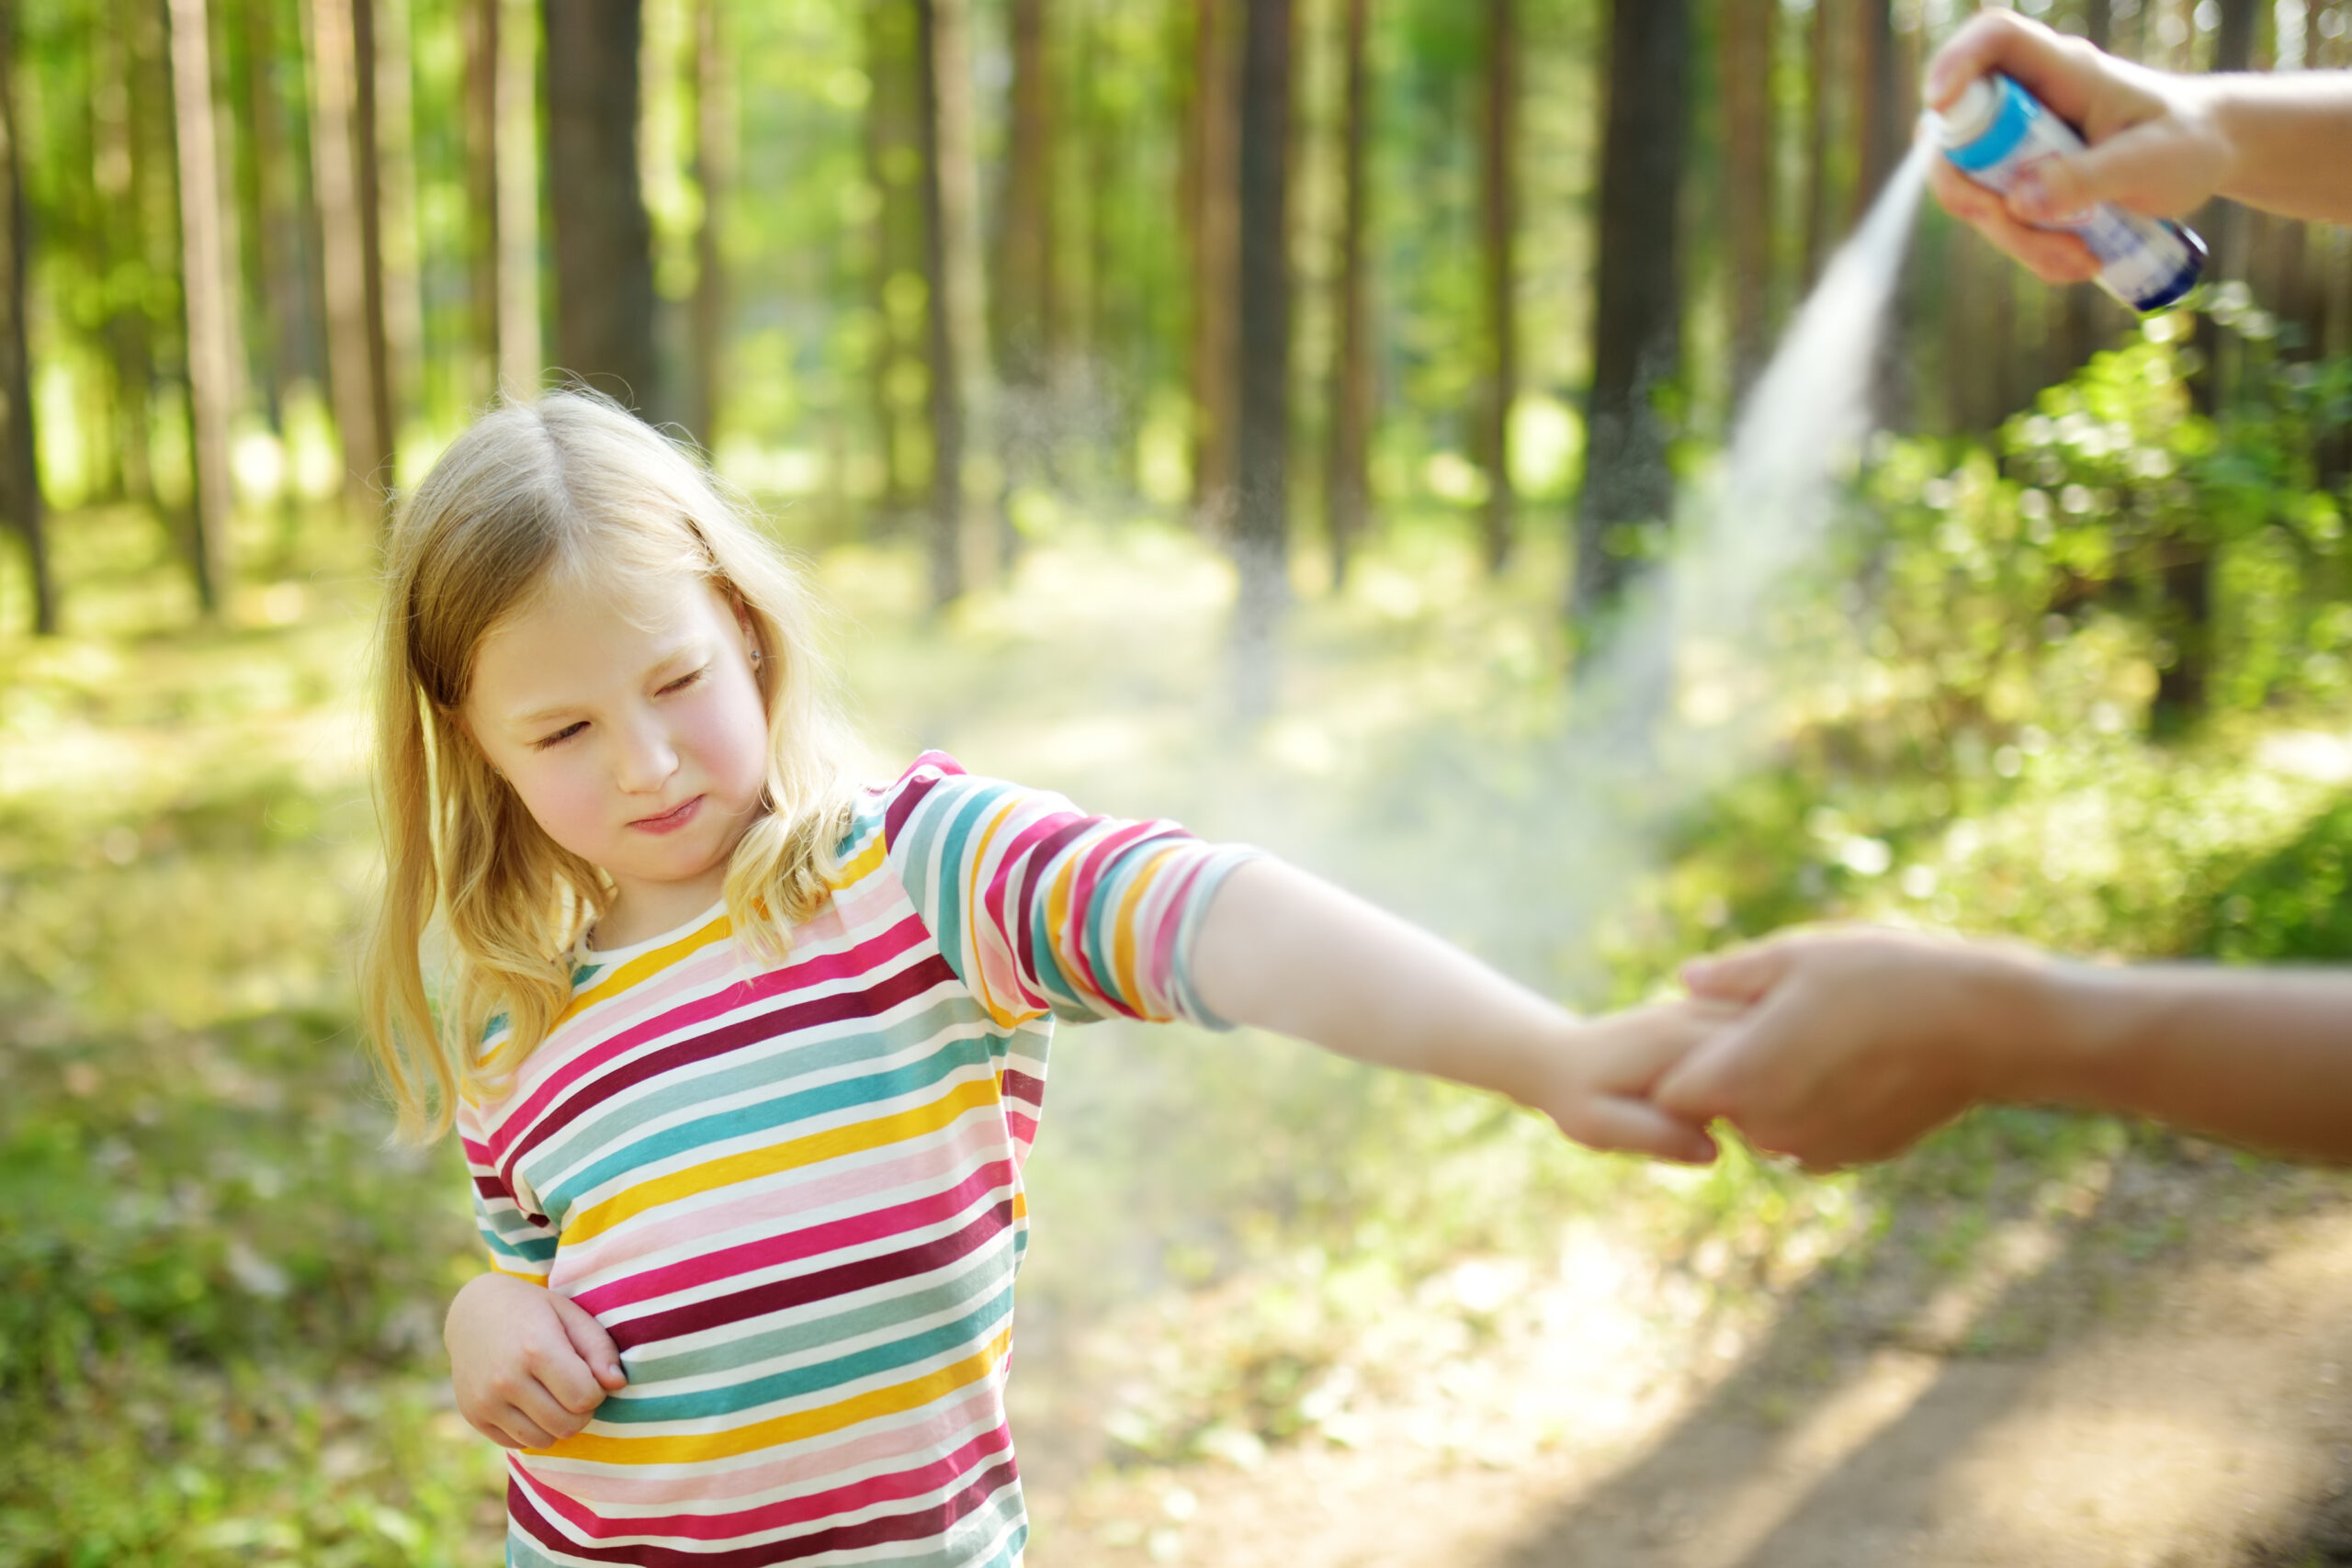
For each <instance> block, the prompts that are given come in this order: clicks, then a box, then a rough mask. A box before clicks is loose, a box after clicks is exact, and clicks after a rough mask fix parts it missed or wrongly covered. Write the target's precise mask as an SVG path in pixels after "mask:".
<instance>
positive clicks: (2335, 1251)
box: [1034, 1143, 2352, 1568]
mask: <svg viewBox="0 0 2352 1568" xmlns="http://www.w3.org/2000/svg"><path fill="white" fill-rule="evenodd" d="M2070 1180H2071V1181H2072V1183H2073V1185H2071V1186H2062V1187H2061V1188H2059V1189H2058V1190H2052V1189H2051V1187H2050V1185H2049V1184H2048V1183H2046V1182H2045V1183H2043V1184H2042V1186H2041V1188H2039V1189H2036V1190H2019V1191H2014V1192H2010V1193H2008V1194H2007V1195H2000V1194H1996V1195H1992V1196H1986V1197H1984V1198H1980V1199H1976V1200H1970V1201H1967V1202H1968V1203H1973V1205H1974V1208H1973V1210H1971V1211H1970V1212H1971V1213H1974V1214H1975V1216H1976V1218H1978V1219H1981V1221H1982V1222H1983V1227H1982V1229H1981V1231H1980V1232H1979V1233H1977V1234H1978V1235H1979V1239H1978V1241H1977V1243H1976V1244H1975V1245H1974V1246H1973V1247H1971V1248H1969V1250H1968V1254H1967V1257H1966V1259H1965V1261H1964V1263H1963V1264H1962V1265H1961V1266H1958V1267H1937V1266H1935V1265H1934V1262H1933V1258H1932V1256H1931V1255H1932V1253H1933V1248H1932V1247H1930V1246H1929V1245H1928V1240H1929V1238H1931V1237H1932V1236H1934V1235H1948V1234H1950V1231H1951V1226H1950V1223H1949V1222H1950V1221H1951V1218H1952V1217H1953V1214H1954V1213H1955V1212H1957V1210H1958V1209H1959V1208H1961V1207H1963V1206H1965V1205H1964V1204H1963V1203H1962V1201H1958V1200H1954V1201H1951V1202H1948V1203H1946V1204H1945V1205H1943V1206H1942V1208H1941V1209H1940V1210H1939V1212H1937V1213H1922V1214H1918V1215H1916V1216H1914V1215H1907V1214H1906V1215H1905V1218H1904V1219H1903V1220H1902V1221H1901V1222H1900V1223H1898V1224H1897V1225H1896V1226H1895V1227H1894V1230H1893V1232H1892V1233H1891V1234H1890V1235H1887V1236H1885V1237H1883V1238H1880V1239H1879V1240H1876V1241H1873V1242H1871V1243H1869V1244H1867V1245H1866V1246H1865V1247H1862V1248H1860V1255H1859V1256H1857V1257H1854V1258H1849V1259H1848V1261H1847V1262H1846V1264H1845V1265H1844V1266H1842V1267H1840V1268H1837V1269H1820V1270H1817V1271H1816V1272H1815V1273H1814V1274H1813V1275H1812V1276H1811V1277H1810V1278H1808V1279H1807V1280H1804V1282H1802V1283H1801V1284H1799V1285H1797V1286H1796V1287H1795V1288H1793V1289H1792V1290H1789V1291H1786V1292H1781V1293H1780V1294H1779V1295H1778V1297H1777V1298H1776V1299H1770V1300H1767V1301H1765V1302H1764V1303H1762V1305H1761V1307H1760V1308H1759V1309H1758V1310H1754V1311H1750V1312H1747V1313H1746V1314H1741V1313H1738V1312H1731V1313H1721V1312H1718V1313H1713V1314H1702V1315H1700V1316H1698V1317H1689V1316H1686V1317H1685V1318H1684V1319H1683V1321H1682V1324H1681V1326H1680V1328H1679V1330H1677V1331H1675V1332H1670V1333H1669V1332H1666V1331H1663V1330H1659V1331H1657V1332H1653V1333H1652V1334H1651V1335H1649V1336H1648V1337H1646V1338H1645V1337H1641V1336H1638V1335H1630V1334H1629V1333H1628V1330H1627V1324H1628V1323H1629V1322H1631V1321H1633V1319H1632V1318H1630V1317H1628V1316H1627V1315H1626V1314H1625V1313H1623V1312H1619V1311H1616V1310H1615V1308H1614V1307H1613V1306H1612V1305H1611V1301H1610V1297H1611V1292H1602V1293H1601V1294H1600V1295H1599V1296H1596V1294H1595V1292H1593V1291H1592V1290H1591V1289H1590V1286H1591V1284H1592V1275H1593V1273H1594V1269H1593V1268H1592V1266H1591V1265H1592V1260H1591V1259H1589V1258H1587V1259H1585V1260H1584V1262H1583V1264H1582V1265H1578V1264H1577V1262H1576V1260H1575V1259H1573V1258H1572V1259H1568V1260H1566V1262H1564V1264H1563V1266H1562V1269H1561V1270H1560V1271H1559V1274H1558V1276H1557V1277H1556V1278H1554V1279H1551V1280H1537V1281H1532V1282H1530V1283H1529V1284H1528V1285H1527V1287H1526V1288H1525V1289H1524V1290H1523V1291H1522V1292H1520V1293H1519V1295H1518V1297H1517V1298H1516V1303H1515V1308H1516V1306H1524V1308H1525V1310H1523V1311H1521V1310H1514V1312H1513V1314H1510V1315H1509V1318H1508V1321H1507V1322H1506V1324H1505V1325H1504V1326H1503V1327H1502V1328H1501V1329H1500V1330H1499V1331H1498V1332H1495V1333H1492V1334H1490V1335H1488V1336H1487V1338H1486V1339H1485V1341H1484V1342H1483V1343H1479V1344H1476V1345H1472V1346H1468V1347H1465V1348H1462V1349H1461V1350H1460V1352H1459V1353H1457V1354H1452V1355H1448V1356H1444V1357H1442V1358H1440V1359H1439V1362H1438V1364H1437V1366H1436V1370H1435V1374H1434V1375H1433V1376H1429V1377H1425V1378H1424V1377H1417V1378H1416V1379H1415V1380H1414V1382H1415V1386H1413V1387H1411V1388H1409V1389H1408V1390H1406V1391H1404V1392H1402V1393H1398V1394H1396V1395H1394V1396H1392V1397H1389V1398H1385V1399H1383V1400H1381V1401H1377V1402H1374V1401H1369V1400H1366V1401H1363V1402H1360V1404H1359V1407H1358V1408H1357V1409H1356V1410H1355V1411H1353V1412H1352V1413H1351V1420H1350V1422H1349V1423H1348V1424H1347V1425H1346V1426H1344V1427H1340V1431H1341V1432H1342V1434H1343V1435H1344V1436H1345V1437H1347V1438H1348V1439H1349V1441H1348V1442H1346V1443H1340V1442H1334V1441H1330V1440H1328V1439H1320V1438H1318V1439H1309V1440H1307V1441H1305V1442H1302V1443H1299V1444H1296V1445H1292V1446H1287V1447H1283V1448H1280V1449H1277V1450H1273V1451H1272V1452H1271V1453H1269V1454H1266V1455H1265V1456H1264V1457H1263V1458H1262V1459H1258V1458H1257V1456H1255V1455H1254V1454H1252V1453H1250V1452H1248V1451H1246V1450H1245V1451H1242V1452H1241V1453H1239V1454H1238V1459H1239V1461H1241V1462H1239V1463H1207V1464H1200V1465H1192V1466H1185V1467H1182V1468H1180V1469H1176V1470H1170V1471H1159V1472H1148V1473H1127V1474H1116V1475H1109V1476H1104V1475H1102V1474H1098V1475H1097V1477H1096V1478H1095V1479H1094V1480H1092V1481H1091V1482H1089V1483H1064V1484H1060V1485H1057V1484H1055V1483H1054V1482H1053V1478H1051V1477H1043V1478H1041V1481H1042V1482H1043V1483H1044V1484H1043V1485H1042V1486H1041V1491H1040V1496H1039V1498H1038V1504H1039V1506H1038V1510H1037V1512H1038V1516H1039V1526H1040V1528H1039V1531H1038V1542H1037V1549H1036V1551H1035V1553H1034V1557H1035V1562H1036V1563H1037V1564H1038V1568H1065V1565H1071V1564H1080V1563H1086V1564H1093V1563H1104V1564H1125V1563H1144V1562H1181V1563H1215V1564H1220V1565H1227V1568H1257V1565H1261V1564H1263V1565H1268V1568H1271V1565H1272V1564H1277V1563H1279V1564H1283V1565H1285V1568H1321V1565H1330V1568H1338V1565H1340V1564H1349V1565H1359V1564H1361V1565H1367V1568H1369V1565H1396V1568H1404V1565H1408V1564H1411V1565H1416V1568H1419V1565H1425V1564H1441V1563H1442V1564H1462V1565H1468V1568H1539V1565H1540V1568H1553V1565H1585V1564H1590V1565H1593V1568H1600V1565H1603V1564H1606V1565H1608V1568H1779V1565H1783V1564H1785V1565H1788V1568H1841V1565H1846V1564H1853V1565H1857V1568H1859V1565H1860V1564H1879V1563H1888V1562H1905V1563H1920V1564H1951V1565H1955V1568H1956V1565H1960V1564H1987V1565H1992V1564H1997V1565H1998V1568H2038V1565H2041V1564H2049V1565H2052V1568H2055V1565H2058V1564H2066V1565H2069V1568H2109V1565H2112V1568H2203V1565H2212V1568H2306V1565H2311V1564H2329V1563H2352V1183H2347V1182H2346V1179H2343V1178H2341V1177H2337V1176H2333V1175H2322V1174H2315V1173H2308V1172H2293V1171H2286V1170H2280V1169H2278V1168H2267V1167H2255V1168H2248V1167H2247V1166H2245V1164H2244V1163H2242V1162H2239V1161H2236V1160H2234V1159H2233V1158H2231V1157H2230V1156H2220V1155H2217V1154H2215V1153H2214V1152H2212V1151H2209V1150H2204V1149H2200V1148H2199V1147H2197V1146H2196V1145H2187V1146H2186V1147H2183V1146H2180V1145H2170V1144H2168V1143H2158V1144H2155V1145H2144V1144H2143V1145H2142V1146H2140V1147H2139V1148H2137V1149H2135V1150H2133V1151H2129V1152H2126V1153H2125V1154H2123V1155H2121V1156H2118V1157H2117V1158H2115V1159H2113V1160H2111V1161H2109V1162H2107V1163H2105V1164H2103V1165H2101V1166H2099V1167H2098V1168H2095V1169H2093V1170H2092V1171H2090V1172H2088V1173H2087V1174H2084V1173H2077V1174H2076V1175H2075V1177H2073V1178H2071V1179H2070ZM1619 1262H1620V1266H1621V1267H1623V1266H1624V1264H1623V1260H1622V1259H1621V1260H1619ZM1604 1272H1605V1270H1604ZM1580 1279H1581V1284H1580V1282H1579V1280H1580ZM1604 1283H1605V1281H1604ZM1613 1294H1614V1296H1615V1297H1617V1298H1622V1299H1623V1300H1638V1301H1641V1302H1645V1303H1648V1304H1645V1305H1643V1306H1642V1307H1641V1308H1640V1310H1639V1312H1638V1313H1636V1314H1635V1315H1636V1316H1639V1317H1641V1318H1643V1319H1644V1320H1645V1321H1648V1322H1650V1323H1652V1324H1656V1323H1657V1320H1658V1319H1659V1317H1660V1316H1661V1314H1660V1313H1659V1312H1658V1311H1657V1308H1656V1305H1655V1302H1654V1300H1652V1299H1651V1298H1650V1297H1648V1296H1646V1295H1645V1289H1644V1288H1641V1287H1640V1285H1639V1282H1638V1281H1633V1280H1620V1281H1618V1282H1617V1287H1616V1290H1615V1291H1614V1292H1613ZM1400 1331H1403V1330H1400Z"/></svg>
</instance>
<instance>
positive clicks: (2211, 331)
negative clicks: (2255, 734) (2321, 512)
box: [2148, 0, 2260, 736]
mask: <svg viewBox="0 0 2352 1568" xmlns="http://www.w3.org/2000/svg"><path fill="white" fill-rule="evenodd" d="M2259 19H2260V14H2259V10H2258V8H2257V5H2256V0H2221V17H2220V25H2219V26H2218V27H2217V28H2215V29H2214V34H2213V62H2212V69H2213V70H2215V71H2243V70H2245V69H2246V67H2247V66H2248V65H2249V64H2251V63H2252V62H2253V60H2254V44H2255V30H2256V24H2257V22H2258V21H2259ZM2245 218H2246V212H2245V209H2244V208H2242V207H2239V206H2237V205H2236V204H2235V203H2233V202H2222V201H2216V202H2213V203H2211V204H2210V205H2209V206H2207V207H2206V209H2204V213H2203V215H2202V219H2201V222H2200V225H2199V226H2200V227H2201V229H2202V231H2203V233H2204V235H2205V238H2206V241H2207V243H2210V244H2211V246H2212V247H2213V270H2212V276H2214V277H2216V278H2222V279H2226V278H2241V279H2242V278H2244V277H2245V268H2246V260H2247V238H2248V236H2247V231H2246V223H2245ZM2197 346H2198V348H2199V351H2200V352H2201V353H2202V355H2203V357H2204V361H2205V364H2204V368H2203V370H2202V371H2201V372H2200V373H2199V376H2198V377H2196V378H2194V379H2192V380H2191V381H2190V383H2189V396H2190V399H2191V400H2193V401H2194V402H2195V403H2196V404H2197V405H2198V408H2199V412H2203V413H2206V414H2209V415H2210V414H2216V413H2219V412H2222V411H2223V410H2226V409H2227V408H2228V407H2229V406H2230V404H2231V402H2232V401H2233V400H2234V398H2235V396H2236V390H2237V389H2236V374H2235V371H2236V364H2235V361H2236V357H2237V356H2236V355H2235V354H2234V353H2233V349H2234V347H2235V344H2233V343H2231V342H2229V341H2227V340H2225V339H2224V338H2223V337H2222V333H2221V330H2220V328H2219V326H2218V324H2217V323H2216V322H2215V321H2213V319H2212V317H2211V316H2207V315H2199V317H2198V319H2197ZM2158 549H2159V553H2160V557H2161V559H2160V561H2159V564H2158V567H2157V588H2158V594H2159V599H2160V610H2159V615H2158V621H2159V629H2160V630H2161V631H2162V633H2163V634H2164V636H2165V640H2166V641H2167V642H2168V643H2170V644H2171V648H2172V658H2171V660H2170V661H2169V662H2167V663H2166V664H2165V666H2164V667H2163V668H2162V669H2161V670H2160V671H2158V672H2157V675H2156V695H2155V700H2154V702H2153V703H2152V704H2150V705H2149V709H2148V727H2149V729H2150V731H2151V732H2152V733H2154V734H2156V735H2159V736H2169V735H2177V734H2178V733H2180V732H2181V731H2183V730H2185V729H2187V728H2189V727H2190V726H2191V725H2193V724H2194V723H2195V722H2196V721H2197V720H2198V719H2199V718H2200V717H2202V716H2203V715H2204V712H2205V705H2206V694H2207V687H2208V684H2209V682H2210V680H2211V673H2212V640H2213V625H2212V622H2213V569H2214V564H2215V563H2214V554H2213V548H2212V546H2211V544H2210V543H2208V542H2206V541H2204V540H2202V539H2192V538H2187V537H2181V538H2174V539H2168V540H2160V541H2159V542H2158Z"/></svg>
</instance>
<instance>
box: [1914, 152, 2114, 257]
mask: <svg viewBox="0 0 2352 1568" xmlns="http://www.w3.org/2000/svg"><path fill="white" fill-rule="evenodd" d="M1928 189H1930V190H1931V191H1933V192H1934V193H1935V197H1936V200H1937V201H1938V202H1939V203H1940V204H1941V205H1942V207H1943V209H1944V210H1945V211H1947V212H1949V213H1951V215H1952V216H1953V217H1955V218H1957V219H1959V220H1962V222H1964V223H1967V224H1968V225H1969V226H1970V227H1972V228H1973V229H1974V230H1975V231H1977V232H1978V233H1980V234H1983V235H1984V236H1985V238H1986V239H1988V240H1990V241H1992V242H1993V243H1994V244H1995V245H1996V246H1997V247H1998V248H1999V249H2001V250H2004V251H2007V253H2008V254H2010V255H2011V256H2014V257H2015V258H2017V260H2018V261H2019V262H2022V263H2023V264H2024V265H2025V266H2026V267H2027V269H2028V270H2029V271H2030V272H2032V273H2033V275H2034V276H2037V277H2039V278H2041V280H2042V281H2043V282H2045V283H2084V282H2087V281H2089V280H2090V279H2091V278H2094V277H2096V276H2098V258H2097V257H2095V256H2093V255H2092V254H2091V253H2090V251H2089V249H2088V248H2087V247H2086V246H2085V245H2084V243H2083V242H2082V240H2081V238H2080V237H2079V236H2077V235H2075V233H2074V232H2072V231H2069V230H2064V229H2039V228H2035V227H2033V226H2032V225H2031V224H2029V223H2025V222H2022V221H2020V220H2018V218H2017V217H2016V216H2015V215H2013V214H2012V213H2011V212H2010V210H2009V209H2008V208H2007V206H2006V205H2005V204H2004V203H2003V201H2002V199H2001V197H1998V196H1996V195H1995V194H1994V193H1993V192H1991V191H1989V190H1986V189H1985V187H1984V186H1980V185H1977V184H1975V183H1974V182H1973V181H1972V180H1970V179H1968V178H1967V177H1966V176H1964V175H1962V174H1961V172H1960V171H1959V170H1958V169H1955V168H1953V167H1952V166H1951V164H1949V163H1948V162H1946V161H1945V160H1943V159H1941V158H1939V159H1937V160H1936V161H1935V162H1934V163H1933V164H1931V165H1929V169H1928Z"/></svg>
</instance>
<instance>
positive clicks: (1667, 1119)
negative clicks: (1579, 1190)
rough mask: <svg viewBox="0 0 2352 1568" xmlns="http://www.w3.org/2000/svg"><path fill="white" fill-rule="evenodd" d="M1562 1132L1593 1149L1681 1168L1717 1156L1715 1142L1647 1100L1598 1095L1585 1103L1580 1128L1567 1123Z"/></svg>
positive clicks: (1561, 1128)
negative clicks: (1661, 1162) (1662, 1160)
mask: <svg viewBox="0 0 2352 1568" xmlns="http://www.w3.org/2000/svg"><path fill="white" fill-rule="evenodd" d="M1560 1130H1561V1131H1562V1132H1564V1133H1566V1134H1567V1135H1568V1136H1569V1137H1571V1138H1574V1139H1575V1140H1576V1141H1577V1142H1578V1143H1580V1144H1584V1145H1589V1146H1590V1147H1592V1148H1596V1149H1603V1150H1613V1151H1618V1152H1622V1153H1625V1154H1640V1155H1649V1156H1653V1157H1654V1158H1657V1159H1664V1160H1672V1161H1674V1162H1676V1163H1677V1164H1679V1165H1706V1164H1709V1163H1711V1162H1712V1161H1713V1159H1714V1157H1715V1141H1714V1139H1713V1138H1711V1137H1709V1136H1708V1135H1707V1134H1706V1133H1705V1132H1703V1131H1702V1130H1701V1129H1699V1128H1697V1127H1693V1126H1691V1124H1690V1123H1689V1122H1678V1121H1676V1120H1675V1119H1674V1118H1673V1117H1671V1116H1668V1114H1667V1113H1666V1112H1665V1111H1660V1110H1659V1109H1658V1108H1657V1106H1655V1105H1652V1104H1651V1103H1650V1102H1649V1101H1648V1100H1626V1099H1623V1098H1622V1097H1620V1096H1617V1095H1613V1094H1596V1095H1594V1096H1593V1097H1592V1098H1591V1099H1590V1100H1587V1101H1586V1102H1585V1103H1584V1105H1583V1107H1582V1108H1581V1110H1580V1112H1579V1114H1578V1116H1577V1122H1576V1125H1574V1126H1571V1125H1569V1124H1568V1123H1567V1122H1561V1124H1560Z"/></svg>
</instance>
